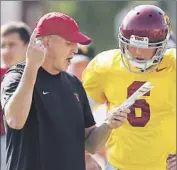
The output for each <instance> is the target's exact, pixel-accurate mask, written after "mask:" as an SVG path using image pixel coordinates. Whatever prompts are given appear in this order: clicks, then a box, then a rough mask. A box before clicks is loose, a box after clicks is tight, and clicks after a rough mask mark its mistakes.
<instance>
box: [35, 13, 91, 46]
mask: <svg viewBox="0 0 177 170" xmlns="http://www.w3.org/2000/svg"><path fill="white" fill-rule="evenodd" d="M36 28H37V35H36V37H41V36H47V35H58V36H60V37H62V38H64V39H66V40H67V41H71V42H75V43H79V44H83V45H88V44H89V43H90V42H91V41H92V40H91V38H89V37H88V36H86V35H84V34H83V33H81V32H80V30H79V26H78V24H77V23H76V21H75V20H74V19H73V18H71V17H70V16H68V15H66V14H63V13H60V12H51V13H47V14H45V15H44V16H43V17H42V18H41V19H40V20H39V21H38V23H37V25H36Z"/></svg>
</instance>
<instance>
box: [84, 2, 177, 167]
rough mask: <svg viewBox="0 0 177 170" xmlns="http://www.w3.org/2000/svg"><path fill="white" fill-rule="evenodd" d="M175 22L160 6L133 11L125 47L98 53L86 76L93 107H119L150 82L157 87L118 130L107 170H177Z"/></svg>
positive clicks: (123, 30) (122, 31) (122, 39)
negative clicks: (172, 25)
mask: <svg viewBox="0 0 177 170" xmlns="http://www.w3.org/2000/svg"><path fill="white" fill-rule="evenodd" d="M169 35H170V20H169V17H168V16H167V14H166V13H165V12H164V11H163V10H162V9H160V8H159V7H157V6H154V5H139V6H137V7H135V8H134V9H132V10H131V11H129V12H128V13H127V15H126V16H125V18H124V19H123V21H122V24H121V25H120V27H119V47H120V49H112V50H108V51H104V52H102V53H100V54H98V55H97V56H96V57H95V58H94V59H93V60H92V61H91V62H90V63H89V65H88V67H87V68H86V70H85V71H84V74H83V84H84V87H85V89H86V92H87V95H88V97H89V99H90V103H91V105H92V107H94V105H96V104H102V103H105V102H106V103H107V108H108V111H109V110H111V109H113V108H115V107H117V106H119V105H120V104H121V103H123V102H124V101H125V100H126V99H127V98H128V97H129V96H131V95H132V94H133V93H134V92H135V91H136V90H137V89H138V88H139V87H140V86H141V85H143V84H144V83H145V82H151V83H152V85H153V86H154V88H153V89H152V90H151V91H150V92H148V93H146V94H145V95H144V96H143V97H141V98H140V99H138V100H136V102H135V103H134V104H133V106H131V108H130V109H131V113H130V114H129V115H128V118H127V121H126V122H125V124H124V125H123V126H122V127H121V128H119V129H115V130H113V131H112V134H111V135H110V137H109V139H108V141H107V148H108V165H107V168H106V170H166V169H168V170H175V169H176V50H175V49H173V48H170V49H167V42H168V39H169Z"/></svg>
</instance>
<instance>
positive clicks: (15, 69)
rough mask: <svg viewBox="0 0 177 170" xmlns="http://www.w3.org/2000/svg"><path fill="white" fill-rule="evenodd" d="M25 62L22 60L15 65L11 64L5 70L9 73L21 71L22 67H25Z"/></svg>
mask: <svg viewBox="0 0 177 170" xmlns="http://www.w3.org/2000/svg"><path fill="white" fill-rule="evenodd" d="M25 65H26V62H25V61H23V62H21V63H17V64H15V65H13V66H12V67H10V68H9V69H8V70H7V71H6V74H8V73H11V72H16V73H21V74H22V73H23V71H24V68H25Z"/></svg>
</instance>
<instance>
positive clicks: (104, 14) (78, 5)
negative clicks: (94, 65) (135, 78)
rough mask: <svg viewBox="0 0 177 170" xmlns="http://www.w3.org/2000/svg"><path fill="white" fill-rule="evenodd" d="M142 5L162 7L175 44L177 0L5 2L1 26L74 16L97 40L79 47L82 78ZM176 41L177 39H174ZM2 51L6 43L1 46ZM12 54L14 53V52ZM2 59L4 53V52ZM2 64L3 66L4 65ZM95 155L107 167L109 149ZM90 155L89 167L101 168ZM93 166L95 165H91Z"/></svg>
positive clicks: (102, 114) (102, 113) (74, 67)
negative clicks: (53, 15)
mask: <svg viewBox="0 0 177 170" xmlns="http://www.w3.org/2000/svg"><path fill="white" fill-rule="evenodd" d="M140 4H154V5H157V6H159V7H161V8H162V9H163V10H164V11H165V12H166V13H167V14H168V16H169V17H170V18H171V23H172V31H173V37H172V42H171V41H169V42H171V43H172V44H175V43H174V42H175V41H176V1H175V0H165V1H144V0H143V1H115V0H114V1H98V0H97V1H91V0H77V1H47V0H41V1H1V26H2V25H3V24H6V23H8V22H9V21H23V22H25V23H26V24H27V25H28V26H29V27H31V29H34V28H35V25H36V23H37V21H38V20H39V18H40V17H41V16H43V15H44V14H46V13H48V12H51V11H57V12H63V13H65V14H68V15H70V16H72V17H73V18H74V19H75V20H76V21H77V22H78V24H79V26H80V29H81V31H82V32H83V33H85V34H86V35H88V36H90V37H92V39H93V43H92V44H91V45H90V46H88V47H85V46H84V47H83V46H80V47H79V53H78V55H77V56H75V60H73V61H72V63H71V66H70V68H69V71H70V72H72V73H73V74H75V75H76V76H77V77H78V78H81V74H82V71H83V70H84V68H85V67H86V66H87V64H88V63H89V61H90V59H92V58H93V57H94V56H95V55H96V54H98V53H100V52H102V51H104V50H108V49H113V48H117V46H118V36H117V35H118V28H119V25H120V23H121V21H122V19H123V18H124V16H125V15H126V13H127V12H128V11H129V10H130V9H131V8H133V7H135V6H137V5H140ZM173 41H174V42H173ZM1 51H2V46H1ZM11 53H14V52H13V51H11ZM1 58H2V55H1ZM1 66H2V65H1ZM93 114H94V117H95V120H96V122H97V123H101V122H102V121H103V120H104V119H105V118H106V105H102V106H100V107H99V108H98V110H97V111H95V112H94V113H93ZM1 121H2V120H0V123H1ZM0 137H1V147H0V150H1V155H0V157H1V159H0V163H1V166H0V169H1V170H5V160H4V159H5V135H0ZM92 157H93V158H94V159H95V160H96V161H97V162H98V163H99V166H100V167H101V168H102V169H104V166H105V163H106V150H104V149H103V150H101V151H100V152H98V154H95V155H92ZM92 157H91V156H90V155H89V154H86V162H87V164H86V167H87V168H86V169H87V170H100V168H99V167H98V166H97V168H96V165H95V168H93V165H94V164H96V163H95V162H94V161H93V160H92V159H91V158H92ZM91 167H92V168H91Z"/></svg>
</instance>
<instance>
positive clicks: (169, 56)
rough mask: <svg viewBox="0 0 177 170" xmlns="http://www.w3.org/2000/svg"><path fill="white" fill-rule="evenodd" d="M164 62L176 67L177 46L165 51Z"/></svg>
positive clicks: (168, 65)
mask: <svg viewBox="0 0 177 170" xmlns="http://www.w3.org/2000/svg"><path fill="white" fill-rule="evenodd" d="M162 63H163V64H164V65H166V66H167V67H174V68H176V48H169V49H167V50H166V51H165V53H164V57H163V60H162Z"/></svg>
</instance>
